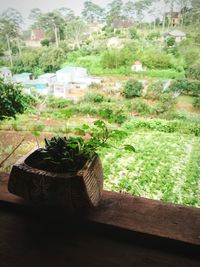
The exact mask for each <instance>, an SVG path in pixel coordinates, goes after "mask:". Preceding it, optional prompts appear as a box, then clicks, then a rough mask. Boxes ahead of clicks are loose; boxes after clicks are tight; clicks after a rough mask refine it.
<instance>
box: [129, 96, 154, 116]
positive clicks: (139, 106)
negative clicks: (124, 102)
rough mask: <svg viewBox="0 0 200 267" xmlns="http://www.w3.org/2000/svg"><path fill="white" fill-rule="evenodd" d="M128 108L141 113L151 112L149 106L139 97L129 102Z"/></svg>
mask: <svg viewBox="0 0 200 267" xmlns="http://www.w3.org/2000/svg"><path fill="white" fill-rule="evenodd" d="M129 109H130V110H131V111H136V112H138V113H140V114H143V115H145V114H149V113H151V108H150V106H149V105H148V104H147V103H146V102H145V101H144V100H141V99H138V100H137V101H134V102H132V103H130V106H129Z"/></svg>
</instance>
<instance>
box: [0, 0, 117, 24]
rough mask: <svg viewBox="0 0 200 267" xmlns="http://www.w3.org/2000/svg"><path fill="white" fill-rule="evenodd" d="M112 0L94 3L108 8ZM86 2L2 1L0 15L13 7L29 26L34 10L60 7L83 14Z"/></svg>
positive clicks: (45, 0) (59, 0) (61, 0)
mask: <svg viewBox="0 0 200 267" xmlns="http://www.w3.org/2000/svg"><path fill="white" fill-rule="evenodd" d="M111 1H112V0H93V3H95V4H98V5H101V6H106V5H107V4H108V3H109V2H111ZM84 2H85V0H0V13H2V11H4V10H5V9H7V8H9V7H12V8H15V9H17V10H18V11H20V13H21V14H22V16H23V17H24V19H25V23H26V24H29V23H30V21H29V20H28V15H29V13H30V10H31V9H32V8H36V7H37V8H40V9H41V10H42V11H44V12H48V11H51V10H53V9H56V8H60V7H68V8H71V9H73V10H74V11H75V14H76V15H79V14H80V13H81V10H82V9H83V3H84Z"/></svg>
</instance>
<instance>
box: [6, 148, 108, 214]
mask: <svg viewBox="0 0 200 267" xmlns="http://www.w3.org/2000/svg"><path fill="white" fill-rule="evenodd" d="M39 153H40V149H37V150H35V151H33V152H32V153H30V154H28V155H26V156H25V157H23V158H21V159H20V160H18V161H17V162H16V164H15V165H14V166H13V168H12V170H11V173H10V178H9V183H8V190H9V191H10V192H11V193H13V194H15V195H18V196H20V197H23V198H24V199H26V200H28V201H32V202H34V203H35V204H39V205H48V206H63V207H65V208H66V209H68V210H70V211H73V210H77V209H81V208H85V207H95V206H97V205H98V202H99V200H100V198H101V194H102V190H103V171H102V165H101V161H100V159H99V157H98V155H97V154H94V156H93V157H92V159H91V160H89V161H87V162H86V164H85V166H84V167H83V168H82V169H81V170H79V171H78V172H69V173H54V172H48V171H44V170H40V169H38V168H35V167H31V162H32V160H33V159H36V158H37V157H38V155H39Z"/></svg>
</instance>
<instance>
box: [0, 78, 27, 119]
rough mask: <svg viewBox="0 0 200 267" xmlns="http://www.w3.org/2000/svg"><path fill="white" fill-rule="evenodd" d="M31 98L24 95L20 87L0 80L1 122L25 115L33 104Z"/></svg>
mask: <svg viewBox="0 0 200 267" xmlns="http://www.w3.org/2000/svg"><path fill="white" fill-rule="evenodd" d="M31 99H32V98H31V97H30V96H27V95H24V94H23V92H22V88H21V87H20V86H19V85H15V84H12V83H10V82H4V81H3V80H2V79H0V107H1V108H0V120H2V119H4V118H6V117H14V118H15V115H16V114H17V113H23V112H24V111H25V109H26V108H27V107H28V106H29V104H30V102H31Z"/></svg>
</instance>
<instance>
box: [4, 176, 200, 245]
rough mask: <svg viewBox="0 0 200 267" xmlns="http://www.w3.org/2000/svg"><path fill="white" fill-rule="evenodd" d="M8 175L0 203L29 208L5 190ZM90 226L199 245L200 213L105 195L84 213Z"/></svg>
mask: <svg viewBox="0 0 200 267" xmlns="http://www.w3.org/2000/svg"><path fill="white" fill-rule="evenodd" d="M7 183H8V175H6V174H4V175H3V174H0V201H4V202H7V203H12V204H16V205H18V206H22V207H27V206H28V207H30V205H31V204H30V203H27V202H26V201H24V200H23V199H21V198H19V197H17V196H14V195H12V194H10V193H9V192H8V190H7ZM86 219H87V220H88V221H89V222H92V223H98V224H102V225H107V226H113V227H118V228H121V229H125V230H129V231H134V232H139V233H143V234H149V235H153V236H157V237H162V238H167V239H173V240H177V241H181V242H186V243H188V244H193V245H200V209H198V208H192V207H186V206H180V205H170V204H165V203H163V202H161V201H155V200H149V199H145V198H141V197H132V196H130V195H128V194H120V193H113V192H107V191H104V193H103V197H102V200H101V202H100V205H99V206H98V207H97V208H95V209H93V210H90V211H89V212H88V213H87V216H86Z"/></svg>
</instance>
